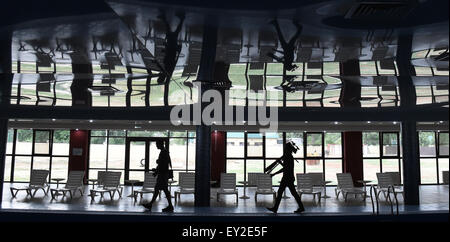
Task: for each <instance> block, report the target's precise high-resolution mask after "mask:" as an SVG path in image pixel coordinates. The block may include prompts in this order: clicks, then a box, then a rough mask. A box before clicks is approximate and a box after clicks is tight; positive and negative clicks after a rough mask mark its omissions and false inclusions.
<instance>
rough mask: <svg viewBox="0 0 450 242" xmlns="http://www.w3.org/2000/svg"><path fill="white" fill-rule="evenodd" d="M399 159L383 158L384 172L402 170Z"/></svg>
mask: <svg viewBox="0 0 450 242" xmlns="http://www.w3.org/2000/svg"><path fill="white" fill-rule="evenodd" d="M398 163H399V162H398V159H383V160H382V169H383V172H400V167H399V166H398Z"/></svg>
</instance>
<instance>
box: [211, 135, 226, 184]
mask: <svg viewBox="0 0 450 242" xmlns="http://www.w3.org/2000/svg"><path fill="white" fill-rule="evenodd" d="M225 136H226V132H224V131H213V132H212V133H211V181H220V173H222V172H225V163H226V161H225V146H226V144H225Z"/></svg>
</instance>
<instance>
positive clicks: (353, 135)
mask: <svg viewBox="0 0 450 242" xmlns="http://www.w3.org/2000/svg"><path fill="white" fill-rule="evenodd" d="M343 134H344V142H343V143H344V156H343V158H344V165H343V172H344V173H350V174H352V178H353V183H354V184H355V186H362V184H361V183H358V182H356V181H357V180H362V179H363V146H362V132H344V133H343Z"/></svg>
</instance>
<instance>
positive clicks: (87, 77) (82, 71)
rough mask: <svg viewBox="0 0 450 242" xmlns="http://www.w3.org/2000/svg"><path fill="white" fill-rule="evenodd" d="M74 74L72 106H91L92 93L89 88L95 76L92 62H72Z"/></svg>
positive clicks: (71, 88) (71, 87) (71, 89)
mask: <svg viewBox="0 0 450 242" xmlns="http://www.w3.org/2000/svg"><path fill="white" fill-rule="evenodd" d="M72 72H73V74H74V77H73V82H72V85H71V86H70V91H71V92H72V106H81V107H91V106H92V94H91V92H90V91H89V90H88V88H89V87H91V86H92V83H93V81H94V78H93V76H92V64H90V63H89V64H76V63H72Z"/></svg>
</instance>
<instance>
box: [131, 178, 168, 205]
mask: <svg viewBox="0 0 450 242" xmlns="http://www.w3.org/2000/svg"><path fill="white" fill-rule="evenodd" d="M155 185H156V177H155V176H153V172H146V173H145V176H144V184H143V185H142V189H137V190H134V192H133V197H134V201H136V200H137V195H138V194H140V195H141V199H142V198H143V196H144V194H145V193H154V192H155ZM159 196H160V197H161V193H160V194H159Z"/></svg>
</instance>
